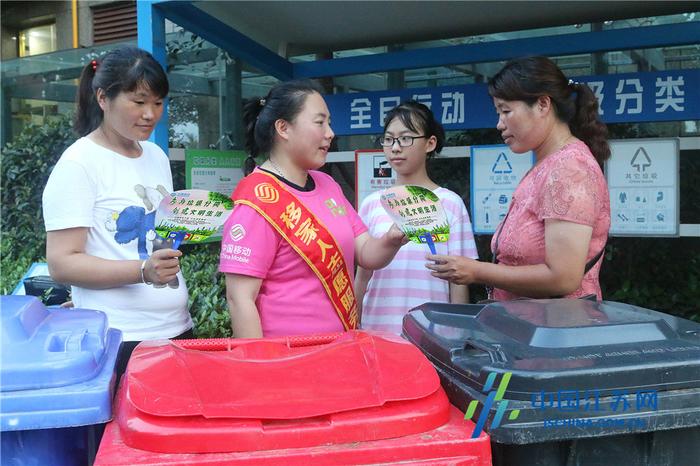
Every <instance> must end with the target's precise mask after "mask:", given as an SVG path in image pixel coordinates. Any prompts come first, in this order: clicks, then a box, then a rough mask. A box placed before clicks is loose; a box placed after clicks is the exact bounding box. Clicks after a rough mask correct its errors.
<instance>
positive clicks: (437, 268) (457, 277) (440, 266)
mask: <svg viewBox="0 0 700 466" xmlns="http://www.w3.org/2000/svg"><path fill="white" fill-rule="evenodd" d="M426 259H428V260H429V261H434V263H430V262H429V263H427V264H425V266H426V267H427V268H428V269H430V270H432V271H433V272H432V273H431V275H432V276H433V277H437V278H442V279H443V280H447V281H449V282H450V283H455V284H457V285H470V284H472V283H476V282H477V271H478V268H479V265H480V262H479V261H477V260H474V259H469V258H468V257H462V256H443V255H439V254H428V255H427V256H426Z"/></svg>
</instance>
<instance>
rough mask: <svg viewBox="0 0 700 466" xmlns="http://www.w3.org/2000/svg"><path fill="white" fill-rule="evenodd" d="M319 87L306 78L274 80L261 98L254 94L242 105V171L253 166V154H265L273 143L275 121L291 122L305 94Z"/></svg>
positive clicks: (300, 107) (275, 132)
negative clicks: (246, 153) (243, 129)
mask: <svg viewBox="0 0 700 466" xmlns="http://www.w3.org/2000/svg"><path fill="white" fill-rule="evenodd" d="M322 92H323V91H322V89H321V87H320V86H319V85H318V84H317V83H316V82H315V81H311V80H308V79H302V80H296V81H285V82H281V83H279V84H276V85H275V86H274V87H273V88H272V89H270V92H268V94H267V96H266V97H265V98H260V97H254V98H252V99H250V100H248V101H247V102H246V103H245V104H244V105H243V127H244V128H245V148H246V151H247V152H248V158H246V160H245V164H244V172H245V174H246V175H248V174H249V173H250V172H252V171H253V169H254V168H255V157H257V156H258V155H269V154H270V152H271V151H272V148H273V146H274V143H275V136H276V134H277V130H276V129H275V122H276V121H277V120H285V121H289V122H292V121H294V119H295V118H296V117H297V115H298V114H299V113H301V111H302V109H303V107H304V103H305V102H306V97H307V96H309V95H310V94H313V93H317V94H321V93H322Z"/></svg>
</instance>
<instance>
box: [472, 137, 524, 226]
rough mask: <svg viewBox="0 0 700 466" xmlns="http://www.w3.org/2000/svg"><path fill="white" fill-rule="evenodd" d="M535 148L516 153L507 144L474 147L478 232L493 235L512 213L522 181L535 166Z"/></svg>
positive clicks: (474, 213)
mask: <svg viewBox="0 0 700 466" xmlns="http://www.w3.org/2000/svg"><path fill="white" fill-rule="evenodd" d="M534 160H535V155H534V153H533V152H532V151H530V152H527V153H524V154H516V153H515V152H513V151H511V150H510V148H509V147H508V146H507V145H506V144H498V145H490V146H472V148H471V160H470V163H471V190H470V198H471V215H472V225H473V227H474V233H476V234H482V235H483V234H493V233H494V232H495V231H496V227H497V226H498V224H499V223H500V222H501V220H503V219H504V218H505V216H506V213H507V212H508V207H509V206H510V200H511V198H512V196H513V192H514V191H515V188H516V187H517V186H518V183H519V182H520V180H521V179H522V177H523V176H525V173H527V171H528V170H529V169H530V168H531V167H532V166H533V164H534Z"/></svg>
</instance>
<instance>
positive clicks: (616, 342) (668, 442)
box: [403, 299, 700, 466]
mask: <svg viewBox="0 0 700 466" xmlns="http://www.w3.org/2000/svg"><path fill="white" fill-rule="evenodd" d="M403 333H404V336H405V337H406V338H407V339H408V340H409V341H411V342H413V343H414V344H416V345H417V346H418V347H419V348H421V350H422V351H423V352H424V353H425V354H426V356H427V357H428V358H429V359H430V361H431V362H432V363H433V364H434V365H435V367H436V368H437V370H438V373H439V374H440V378H441V380H442V384H443V386H444V388H445V390H446V392H447V394H448V397H449V398H450V400H451V401H452V403H453V404H454V405H456V406H457V407H458V408H460V409H461V410H462V411H464V412H466V414H465V417H471V418H472V419H473V420H474V421H475V422H476V423H477V428H478V427H480V425H481V426H482V427H483V429H484V430H486V431H487V432H488V433H489V435H490V436H491V443H492V445H491V446H492V451H493V460H494V465H508V466H515V465H543V466H544V465H546V466H555V465H599V464H600V465H602V464H605V465H669V466H670V465H697V464H700V324H698V323H695V322H692V321H689V320H685V319H681V318H677V317H673V316H670V315H667V314H663V313H661V312H656V311H652V310H649V309H644V308H640V307H636V306H631V305H627V304H623V303H616V302H606V301H604V302H602V303H601V302H594V301H585V300H573V299H552V300H523V301H510V302H501V303H492V304H488V305H450V304H439V303H426V304H423V305H421V306H419V307H417V308H415V309H413V310H412V311H411V312H410V313H409V314H408V315H407V316H406V317H405V318H404V323H403Z"/></svg>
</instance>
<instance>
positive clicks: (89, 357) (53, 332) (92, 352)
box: [0, 296, 108, 392]
mask: <svg viewBox="0 0 700 466" xmlns="http://www.w3.org/2000/svg"><path fill="white" fill-rule="evenodd" d="M0 299H1V301H0V303H1V305H0V308H1V311H0V318H1V319H2V320H1V325H0V326H1V327H2V356H1V358H2V359H1V361H2V364H1V366H0V374H1V377H0V391H2V392H8V391H17V390H35V389H40V388H49V387H61V386H66V385H72V384H76V383H80V382H83V381H85V380H89V379H92V378H94V377H95V376H96V375H97V374H98V373H99V372H100V371H101V369H102V366H103V365H104V360H105V357H104V356H105V341H106V335H107V329H108V327H107V317H106V315H105V314H104V313H102V312H97V311H91V310H85V309H51V310H49V309H47V308H46V307H45V306H44V305H43V304H42V303H41V301H40V300H39V299H37V298H35V297H32V296H2V297H0Z"/></svg>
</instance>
